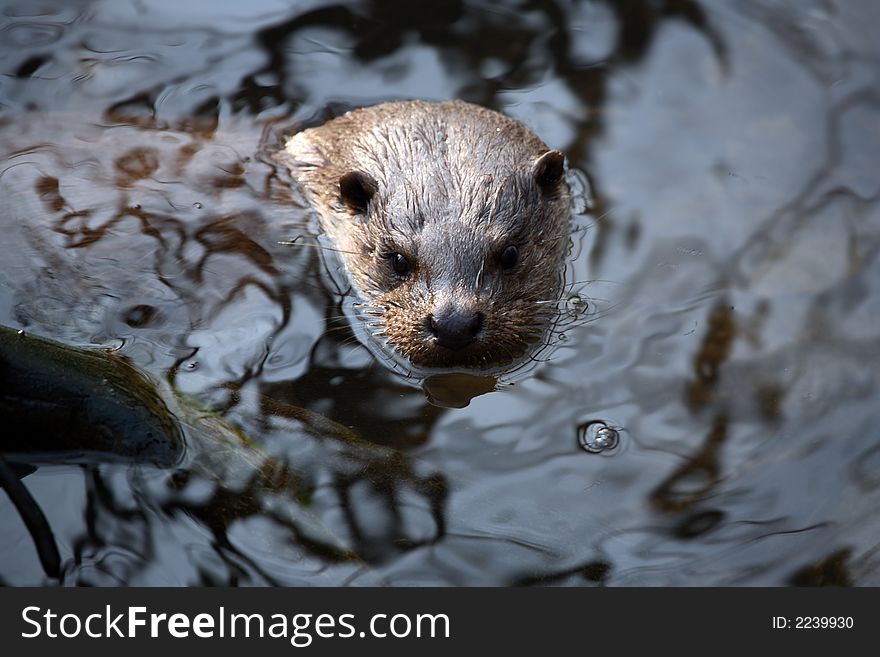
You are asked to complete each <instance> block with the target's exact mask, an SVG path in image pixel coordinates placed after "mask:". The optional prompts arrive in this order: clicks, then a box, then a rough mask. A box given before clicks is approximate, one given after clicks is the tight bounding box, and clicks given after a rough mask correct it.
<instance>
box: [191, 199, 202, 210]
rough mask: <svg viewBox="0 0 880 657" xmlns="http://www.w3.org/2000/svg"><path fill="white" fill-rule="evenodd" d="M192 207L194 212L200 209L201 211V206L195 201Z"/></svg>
mask: <svg viewBox="0 0 880 657" xmlns="http://www.w3.org/2000/svg"><path fill="white" fill-rule="evenodd" d="M193 207H194V208H195V209H196V210H201V209H202V204H201V203H200V202H199V201H196V202H195V203H193Z"/></svg>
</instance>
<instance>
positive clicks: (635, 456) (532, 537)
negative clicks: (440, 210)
mask: <svg viewBox="0 0 880 657" xmlns="http://www.w3.org/2000/svg"><path fill="white" fill-rule="evenodd" d="M179 4H180V3H177V5H179ZM177 5H174V4H172V3H166V2H160V1H158V0H156V1H153V0H150V1H148V2H141V3H137V4H122V3H110V2H94V3H90V4H87V5H86V6H82V5H79V4H77V5H70V4H69V3H59V4H53V3H41V4H40V6H39V7H37V6H36V5H33V6H32V5H31V4H29V3H14V2H13V3H7V4H6V6H4V8H3V9H2V16H3V23H2V25H0V34H2V36H3V38H2V43H3V44H4V46H3V48H2V49H3V53H2V55H3V57H2V60H0V61H2V77H0V136H2V139H0V142H2V144H3V147H2V156H0V187H2V194H0V226H2V231H3V236H4V239H3V240H2V243H0V262H2V266H0V324H3V325H8V326H12V327H15V328H26V329H27V330H28V331H29V332H33V333H34V334H37V335H44V336H47V337H51V338H54V339H57V340H59V341H61V342H64V343H68V344H74V345H79V346H85V345H100V346H111V347H113V348H114V349H116V353H118V354H119V355H121V356H125V357H127V358H129V359H131V361H132V362H133V363H135V364H136V365H137V366H138V367H140V368H142V369H143V370H145V371H147V372H149V373H150V374H152V375H153V376H154V377H155V378H157V379H160V380H161V381H163V385H167V391H166V394H168V395H170V396H172V397H174V399H175V400H176V401H177V403H179V405H180V407H179V408H183V409H190V410H189V411H186V412H184V411H181V410H178V413H179V414H180V416H181V420H182V424H183V426H184V428H185V429H186V431H187V434H188V435H187V439H188V447H189V448H190V449H191V453H190V460H188V461H187V462H185V463H182V464H180V465H179V467H176V468H173V469H168V468H156V467H152V466H147V465H134V466H132V465H129V464H119V463H107V462H103V460H101V459H97V458H96V459H94V460H93V461H90V460H88V459H87V460H86V463H85V464H83V463H82V462H80V463H79V464H78V465H63V464H58V463H47V462H46V461H45V460H40V459H39V458H36V457H34V458H32V459H31V462H30V467H27V466H28V463H24V464H23V465H18V466H15V468H12V472H13V473H14V476H15V478H16V479H18V480H19V481H20V482H21V483H22V484H23V486H24V487H25V488H26V489H27V491H28V492H29V493H30V494H31V495H32V497H33V499H34V501H35V503H36V504H37V505H38V506H39V508H40V509H42V511H43V513H44V514H45V516H46V521H47V523H48V525H49V526H50V527H51V529H52V532H53V534H54V536H55V540H56V542H57V546H58V552H59V555H60V560H61V568H60V576H59V577H58V578H55V577H54V576H53V575H54V573H48V571H44V569H43V567H42V566H41V563H40V560H39V558H37V556H36V552H34V551H33V544H32V543H30V542H28V541H27V540H25V538H26V536H27V534H26V533H25V532H26V530H25V529H23V528H22V527H23V526H22V525H21V524H20V517H19V514H18V512H17V510H16V508H15V507H13V506H12V505H11V504H10V503H9V502H8V500H7V498H3V497H0V522H2V524H3V525H4V526H6V527H12V528H15V529H14V530H12V531H9V532H5V533H3V535H2V536H0V554H2V555H3V558H2V559H0V580H2V581H3V582H4V583H10V584H16V585H19V584H38V583H57V582H61V583H64V584H101V585H105V584H106V585H111V584H199V583H201V584H249V583H257V584H284V585H298V584H329V585H337V584H392V585H396V584H406V585H413V584H458V585H478V584H486V585H499V584H500V585H513V584H517V585H542V584H557V585H594V584H606V585H627V584H643V585H645V584H647V585H685V584H689V585H694V584H698V585H704V584H721V585H726V584H772V585H780V584H796V585H820V584H863V585H864V584H868V585H870V584H877V583H878V582H880V580H878V573H880V549H878V547H880V542H878V538H877V536H878V524H877V517H876V508H877V505H878V503H880V480H878V477H877V476H876V474H875V473H876V471H877V463H878V458H877V454H880V447H878V441H880V437H878V435H877V431H876V427H877V426H878V424H880V417H878V411H877V408H878V406H877V397H878V380H877V374H876V373H877V372H878V371H880V367H878V365H880V362H878V361H880V349H878V346H877V345H878V344H880V335H878V334H877V327H878V326H880V323H878V321H877V318H878V317H880V293H878V289H877V288H878V284H880V258H878V257H877V255H878V250H880V206H878V198H880V187H878V184H877V180H876V173H875V171H876V168H877V167H876V159H877V158H876V153H877V152H880V131H878V128H877V126H878V125H880V121H878V120H877V114H878V101H880V91H878V90H880V81H878V78H877V72H878V71H880V52H878V48H877V43H876V38H875V35H874V34H873V31H872V28H871V26H872V25H873V24H874V21H872V20H871V19H872V18H880V15H876V16H875V15H874V14H877V11H878V10H877V8H876V7H875V6H874V5H873V4H872V3H867V2H856V3H834V2H832V3H818V2H816V3H807V5H804V6H800V5H798V6H797V7H795V6H783V5H772V6H771V5H767V4H766V3H759V2H745V3H725V4H715V3H713V4H709V3H699V2H692V1H687V0H685V1H676V2H666V3H659V4H658V3H648V2H641V1H637V0H631V1H627V2H572V3H559V2H517V3H504V4H501V5H498V4H492V5H489V4H481V3H471V2H452V3H443V4H442V6H440V5H437V6H434V5H432V8H431V9H430V10H426V9H425V8H424V7H419V8H418V9H416V8H414V6H411V4H408V3H403V2H400V3H398V2H393V3H385V2H382V3H379V2H376V3H366V4H364V3H357V4H354V3H330V2H327V3H325V2H315V3H310V4H309V5H307V6H303V7H301V8H298V9H295V10H293V11H291V10H290V9H289V7H287V6H286V5H285V3H277V2H273V1H271V0H264V1H262V2H259V3H257V5H256V8H255V7H254V6H253V5H248V6H247V7H244V6H242V7H240V8H235V7H231V6H230V7H224V8H214V7H212V9H211V11H206V9H205V7H204V6H202V5H200V4H196V5H193V6H192V7H190V6H189V5H188V6H187V7H182V6H177ZM81 12H82V13H81ZM407 97H422V98H429V99H440V98H448V97H459V98H463V99H465V100H469V101H472V102H477V103H480V104H484V105H487V106H489V107H492V108H495V109H499V110H502V111H505V112H507V113H508V114H510V115H512V116H514V117H515V118H518V119H521V120H524V121H526V122H527V123H528V124H529V125H530V126H531V127H532V128H533V129H534V130H535V132H537V133H538V134H539V135H540V136H541V137H542V138H543V139H544V140H545V141H546V142H547V143H548V144H550V145H551V146H552V147H554V148H559V149H561V150H564V151H565V152H566V153H567V154H568V155H569V159H570V161H571V163H572V165H573V167H574V169H575V170H576V171H575V174H574V175H576V176H581V175H582V176H583V178H582V180H583V182H584V187H585V189H586V188H589V189H590V193H589V194H585V195H584V200H583V202H582V203H581V206H580V207H579V208H577V211H578V216H576V217H575V225H576V228H577V230H576V232H575V233H574V236H573V244H572V263H571V271H570V276H569V281H570V284H571V285H570V288H571V295H572V296H571V299H569V302H570V303H568V305H567V310H569V311H571V312H570V316H568V315H567V317H568V319H567V320H566V322H567V323H565V324H564V325H563V326H561V327H560V333H561V334H564V336H565V340H564V341H559V343H558V344H557V345H556V346H555V350H553V351H552V353H551V354H550V355H549V356H548V358H549V362H546V363H540V364H539V365H538V366H536V367H535V369H534V370H532V371H530V372H529V374H528V376H526V377H524V378H522V379H517V380H515V381H513V382H512V385H502V386H500V389H499V390H491V389H490V388H491V386H488V385H487V386H486V387H485V389H484V388H481V387H479V386H477V387H475V388H474V389H471V390H463V389H462V386H461V384H460V382H454V381H453V382H449V381H441V382H438V383H439V384H442V385H438V386H435V387H434V388H433V390H434V391H435V397H434V398H435V401H441V402H444V406H445V408H441V407H439V406H437V405H435V404H432V403H430V402H429V401H428V400H427V399H426V398H425V395H424V394H423V392H422V391H421V390H418V389H416V388H413V387H412V386H410V385H408V384H407V383H406V382H404V381H401V379H400V378H399V377H398V376H396V375H395V374H394V373H393V372H390V371H389V370H388V369H387V368H386V367H384V366H383V365H382V364H381V363H379V362H377V361H376V359H375V358H373V356H372V355H371V353H370V352H369V351H368V350H367V349H365V348H364V347H362V346H361V345H360V344H359V343H358V342H357V340H356V339H355V337H354V336H353V335H352V334H351V331H350V329H349V328H348V326H347V324H346V322H345V321H344V313H343V299H342V298H341V296H340V294H339V293H338V291H337V290H336V289H335V288H334V287H333V286H332V285H331V284H329V282H328V280H327V277H326V274H325V272H324V271H323V264H322V260H321V258H320V250H319V248H316V244H317V242H316V241H315V240H313V239H311V237H310V236H311V232H310V231H311V227H310V215H309V211H308V208H307V207H306V204H305V203H304V200H303V199H302V198H301V196H300V195H299V193H298V192H297V190H296V189H294V188H292V187H291V186H290V181H289V178H288V177H287V176H286V174H285V172H284V171H280V170H278V169H277V168H276V166H275V164H274V160H273V159H272V157H271V153H272V151H273V149H277V148H278V146H279V145H280V143H281V141H282V140H283V136H284V135H285V134H286V133H287V132H288V131H289V130H291V129H296V128H298V127H301V126H307V125H314V124H317V123H320V122H322V121H324V120H326V119H327V118H329V117H331V116H335V115H337V114H339V113H341V112H343V111H345V110H347V109H349V108H351V107H355V106H359V105H363V104H369V103H375V102H380V101H383V100H389V99H394V98H407ZM579 172H580V173H579ZM587 181H588V183H587ZM582 302H585V303H582ZM557 337H558V335H557ZM471 383H474V382H471ZM483 383H485V382H483ZM168 391H171V392H168ZM2 392H3V395H7V396H8V390H5V389H4V390H3V391H2ZM480 392H482V393H484V394H477V393H480ZM465 402H466V405H465ZM585 418H591V419H592V418H602V420H603V421H605V422H607V423H608V424H609V426H613V427H616V428H619V429H620V431H621V432H625V433H624V436H625V440H623V441H622V442H621V443H620V445H619V446H618V447H617V448H616V449H614V450H612V451H610V452H608V453H606V454H603V457H602V458H595V457H593V456H591V455H589V454H586V453H584V451H583V450H581V449H580V448H579V447H578V446H577V442H576V439H575V438H576V435H577V428H578V426H579V425H580V424H581V423H582V422H583V421H584V419H585ZM4 451H7V450H5V449H4ZM605 456H608V458H604V457H605ZM34 468H36V469H34ZM10 485H12V484H10ZM47 573H48V574H47Z"/></svg>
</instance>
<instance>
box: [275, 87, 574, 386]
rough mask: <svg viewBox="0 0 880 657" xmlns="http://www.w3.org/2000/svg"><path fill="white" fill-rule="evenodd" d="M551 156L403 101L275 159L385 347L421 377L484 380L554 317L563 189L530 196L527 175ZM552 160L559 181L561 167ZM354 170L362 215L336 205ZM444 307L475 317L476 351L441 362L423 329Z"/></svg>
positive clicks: (441, 352)
mask: <svg viewBox="0 0 880 657" xmlns="http://www.w3.org/2000/svg"><path fill="white" fill-rule="evenodd" d="M549 150H550V149H549V148H548V147H547V146H546V145H545V144H544V143H543V142H542V141H541V140H540V139H538V138H537V137H536V136H535V135H534V134H533V133H532V132H531V131H529V130H528V129H527V128H526V127H525V126H523V125H522V124H521V123H518V122H517V121H514V120H512V119H510V118H508V117H506V116H504V115H502V114H499V113H497V112H493V111H491V110H487V109H485V108H482V107H478V106H476V105H471V104H469V103H464V102H461V101H450V102H443V103H429V102H424V101H408V102H393V103H385V104H382V105H378V106H375V107H370V108H365V109H359V110H355V111H353V112H349V113H347V114H345V115H343V116H340V117H338V118H336V119H333V120H332V121H329V122H328V123H326V124H324V125H322V126H320V127H317V128H312V129H309V130H305V131H303V132H300V133H298V134H296V135H294V136H293V137H292V138H291V139H290V140H289V141H288V143H287V146H286V148H285V150H284V151H283V153H282V154H281V158H282V159H283V161H284V162H285V164H286V165H287V166H288V167H289V168H290V170H291V172H292V175H293V176H294V178H295V179H296V180H297V181H298V182H299V183H300V184H301V185H302V186H303V188H304V189H305V191H306V194H307V196H308V197H309V199H310V201H311V203H312V204H313V205H314V206H315V207H316V209H317V211H318V213H319V215H320V218H321V225H322V228H323V230H324V231H325V232H326V233H327V234H328V235H329V236H330V238H331V239H332V240H333V241H334V243H335V244H336V246H337V247H338V248H339V249H340V251H342V257H343V260H344V262H345V265H346V267H347V269H348V272H349V274H350V276H351V279H352V282H353V283H354V285H355V286H356V288H358V290H359V291H360V293H361V295H362V297H363V298H364V299H365V300H366V301H367V302H368V304H369V305H370V306H371V307H373V308H375V309H376V314H377V318H376V319H377V320H378V324H379V326H380V329H381V333H382V334H383V335H384V336H385V337H386V338H387V340H388V342H389V344H390V345H391V346H392V347H393V348H394V349H396V350H398V351H399V352H400V353H401V354H403V355H404V356H405V357H407V358H408V359H409V360H410V361H411V362H413V363H414V364H416V365H419V366H424V367H466V368H480V369H485V368H490V367H492V366H496V365H501V364H505V363H509V362H511V361H514V360H516V359H517V358H519V357H521V356H522V355H523V354H524V353H525V352H526V351H527V349H528V347H529V346H530V345H532V344H534V343H536V342H537V341H540V339H541V337H542V336H543V334H544V332H545V331H546V328H547V326H548V323H549V321H550V320H551V319H552V318H553V316H554V315H555V313H556V309H555V304H554V303H553V301H554V300H555V299H556V297H557V296H558V294H559V289H560V284H561V273H562V265H563V260H564V254H565V250H566V246H567V244H568V235H569V189H568V186H567V184H566V183H565V180H564V176H563V177H561V178H560V179H559V180H558V182H555V181H554V182H553V184H551V185H549V186H547V185H545V186H544V187H543V188H542V186H541V185H539V184H538V180H540V175H541V173H540V172H536V162H538V161H539V158H540V157H541V155H543V154H545V153H547V152H548V151H549ZM553 155H558V158H559V159H558V160H557V163H558V164H559V167H560V168H561V162H562V156H561V154H556V153H555V152H554V153H553ZM545 159H546V158H545ZM353 171H354V172H364V173H366V174H368V176H369V177H370V178H371V179H372V181H375V193H374V194H372V196H370V197H369V201H368V202H367V203H366V207H365V208H363V211H359V210H358V209H357V207H352V205H351V204H347V203H346V199H344V198H343V196H344V194H342V193H341V192H340V178H342V177H343V176H345V175H346V174H348V173H350V172H353ZM545 175H546V174H545ZM536 176H537V178H536ZM509 244H514V245H516V246H517V247H518V249H519V254H520V259H519V263H518V265H517V266H516V267H515V268H514V269H512V270H510V271H502V269H501V267H500V266H499V264H498V254H499V253H500V251H501V250H502V249H504V247H505V246H506V245H509ZM392 252H400V253H403V254H404V255H405V256H406V257H407V258H408V259H409V260H410V262H412V263H413V264H414V269H413V272H412V274H411V275H410V277H409V278H408V279H406V280H401V279H400V277H398V276H396V275H395V274H394V272H393V269H392V268H391V267H390V266H389V260H388V254H389V253H392ZM445 304H457V305H458V306H460V307H466V308H471V309H474V310H477V311H479V312H482V313H483V315H484V317H485V320H484V324H483V329H482V332H481V334H480V336H479V339H478V340H477V341H476V342H475V343H473V344H471V345H469V346H467V347H465V348H464V349H462V350H459V351H451V350H448V349H445V348H443V347H441V346H438V345H436V344H435V343H434V342H433V340H432V339H431V334H430V332H429V330H428V328H427V326H426V317H427V316H428V315H430V314H431V313H433V312H436V311H437V309H438V308H440V307H441V306H443V305H445Z"/></svg>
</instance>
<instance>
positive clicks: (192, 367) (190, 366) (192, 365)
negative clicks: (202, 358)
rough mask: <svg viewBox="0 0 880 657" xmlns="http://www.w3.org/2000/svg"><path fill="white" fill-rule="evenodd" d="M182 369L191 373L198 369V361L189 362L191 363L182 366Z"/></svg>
mask: <svg viewBox="0 0 880 657" xmlns="http://www.w3.org/2000/svg"><path fill="white" fill-rule="evenodd" d="M183 367H184V368H185V369H187V370H189V371H191V372H192V371H193V370H195V369H197V368H198V367H199V361H197V360H191V361H189V362H188V363H187V364H186V365H184V366H183Z"/></svg>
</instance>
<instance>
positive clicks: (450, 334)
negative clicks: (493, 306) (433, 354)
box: [425, 307, 484, 351]
mask: <svg viewBox="0 0 880 657" xmlns="http://www.w3.org/2000/svg"><path fill="white" fill-rule="evenodd" d="M483 321H484V317H483V313H480V312H476V311H474V310H470V309H465V308H456V307H446V308H444V309H442V310H440V311H438V312H435V313H433V314H431V315H428V317H427V318H426V320H425V326H426V327H427V329H428V331H429V332H430V334H431V335H432V336H433V338H434V342H436V343H437V344H438V345H440V346H441V347H445V348H446V349H450V350H452V351H460V350H461V349H464V348H465V347H467V346H468V345H469V344H471V343H473V342H476V340H477V336H478V335H479V334H480V331H482V330H483Z"/></svg>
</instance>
